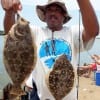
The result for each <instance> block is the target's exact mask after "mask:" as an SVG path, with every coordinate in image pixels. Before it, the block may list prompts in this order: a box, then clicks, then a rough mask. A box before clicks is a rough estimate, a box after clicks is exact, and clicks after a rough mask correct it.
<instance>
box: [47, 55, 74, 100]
mask: <svg viewBox="0 0 100 100" xmlns="http://www.w3.org/2000/svg"><path fill="white" fill-rule="evenodd" d="M74 81H75V73H74V69H73V66H72V64H71V63H70V62H69V60H68V59H67V57H66V55H64V54H63V55H61V56H60V57H59V58H58V59H57V60H56V61H55V63H54V66H53V69H52V71H51V72H50V73H49V75H48V78H47V79H46V82H47V85H48V87H49V90H50V91H51V93H52V95H53V96H54V98H55V99H56V100H62V99H63V98H64V97H65V96H66V95H67V94H68V93H70V91H71V90H72V88H73V85H74Z"/></svg>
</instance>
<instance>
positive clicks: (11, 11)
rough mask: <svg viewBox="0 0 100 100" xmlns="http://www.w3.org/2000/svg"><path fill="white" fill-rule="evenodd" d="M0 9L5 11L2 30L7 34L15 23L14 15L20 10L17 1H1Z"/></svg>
mask: <svg viewBox="0 0 100 100" xmlns="http://www.w3.org/2000/svg"><path fill="white" fill-rule="evenodd" d="M1 5H2V8H3V9H4V10H5V17H4V30H5V34H7V33H8V32H9V30H10V28H11V26H12V25H13V24H14V23H15V14H16V12H17V11H18V10H21V9H22V6H21V3H20V1H19V0H1Z"/></svg>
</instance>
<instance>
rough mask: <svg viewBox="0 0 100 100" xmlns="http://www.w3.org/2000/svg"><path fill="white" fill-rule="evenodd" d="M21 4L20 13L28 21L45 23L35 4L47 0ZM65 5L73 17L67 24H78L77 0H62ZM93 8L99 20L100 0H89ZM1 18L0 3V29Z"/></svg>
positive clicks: (29, 1) (2, 16) (30, 0)
mask: <svg viewBox="0 0 100 100" xmlns="http://www.w3.org/2000/svg"><path fill="white" fill-rule="evenodd" d="M20 1H21V3H22V6H23V10H22V11H21V12H20V14H21V15H22V16H23V17H25V18H26V19H28V20H29V21H30V23H32V24H35V25H39V26H43V25H45V23H43V22H41V21H40V20H39V18H38V17H37V14H36V9H35V8H36V5H44V4H45V3H47V1H48V0H20ZM63 1H64V2H65V4H66V6H67V9H68V11H69V14H70V15H71V17H72V18H73V19H72V20H71V21H70V22H68V23H67V24H68V25H73V24H78V22H79V8H78V5H77V2H76V1H77V0H63ZM90 1H91V3H92V5H93V7H94V10H95V11H96V13H97V17H98V20H99V22H100V12H99V11H100V0H90ZM3 18H4V11H3V10H2V7H1V5H0V19H1V21H0V30H3Z"/></svg>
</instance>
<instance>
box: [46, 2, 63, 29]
mask: <svg viewBox="0 0 100 100" xmlns="http://www.w3.org/2000/svg"><path fill="white" fill-rule="evenodd" d="M45 18H46V22H47V25H48V27H49V28H50V29H53V30H54V31H55V30H60V29H61V28H62V25H63V21H64V11H63V10H62V8H61V7H59V6H58V5H56V4H52V5H50V6H48V7H47V8H46V12H45Z"/></svg>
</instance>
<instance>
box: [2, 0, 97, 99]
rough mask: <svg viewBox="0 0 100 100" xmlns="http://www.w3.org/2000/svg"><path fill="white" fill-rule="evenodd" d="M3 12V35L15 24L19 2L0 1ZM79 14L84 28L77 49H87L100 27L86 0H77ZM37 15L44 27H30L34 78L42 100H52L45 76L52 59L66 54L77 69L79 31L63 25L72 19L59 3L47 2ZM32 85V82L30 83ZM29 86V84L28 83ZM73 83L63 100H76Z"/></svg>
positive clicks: (13, 0)
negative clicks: (32, 34)
mask: <svg viewBox="0 0 100 100" xmlns="http://www.w3.org/2000/svg"><path fill="white" fill-rule="evenodd" d="M1 1H2V7H3V8H4V10H5V18H4V28H5V32H6V34H7V33H8V31H9V30H10V28H11V26H12V25H13V24H14V23H15V14H16V12H17V11H18V10H21V9H22V5H21V3H20V1H19V0H12V1H11V0H1ZM76 1H77V3H78V5H79V7H80V11H81V15H82V21H83V26H84V29H81V32H80V44H81V46H80V49H81V50H85V49H86V50H87V49H90V48H91V46H92V44H93V42H94V39H95V37H96V36H97V35H98V31H99V25H98V21H97V18H96V15H95V12H94V10H93V8H92V5H91V3H90V1H89V0H76ZM36 9H37V14H38V17H39V18H40V20H41V21H43V22H45V23H47V27H45V28H38V27H32V29H33V31H34V34H35V37H36V38H35V39H36V44H37V53H38V54H37V56H38V59H37V64H36V67H35V69H34V70H33V73H32V75H33V79H34V81H35V83H36V85H37V90H38V94H39V97H40V99H41V100H54V97H53V96H52V95H51V93H50V91H49V89H48V87H47V85H46V82H45V76H46V75H47V74H48V72H49V71H50V70H51V68H52V66H53V64H54V62H55V59H56V58H57V57H58V56H59V55H61V54H66V55H67V57H68V59H69V61H70V62H71V63H72V64H73V66H76V56H77V53H78V51H79V46H78V44H79V34H78V33H79V29H77V28H74V29H73V28H69V27H66V26H63V25H64V24H65V23H67V22H68V21H69V20H70V19H71V17H70V16H69V14H68V12H67V9H66V7H65V4H64V2H63V1H62V0H49V1H48V3H47V4H46V5H44V6H39V5H38V6H37V8H36ZM28 83H30V82H29V80H28ZM30 84H32V79H31V83H30ZM27 85H28V84H27ZM76 94H77V93H76V84H75V86H74V88H73V89H72V90H71V92H70V93H69V94H68V95H67V96H65V97H64V98H63V100H77V96H76Z"/></svg>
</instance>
